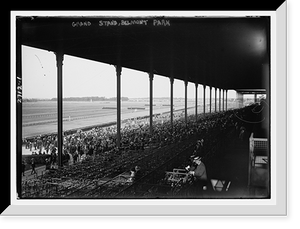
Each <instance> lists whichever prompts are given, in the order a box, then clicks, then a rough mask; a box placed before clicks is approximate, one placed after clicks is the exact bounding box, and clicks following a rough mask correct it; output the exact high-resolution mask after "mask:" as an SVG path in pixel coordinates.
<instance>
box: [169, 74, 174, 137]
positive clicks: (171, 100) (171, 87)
mask: <svg viewBox="0 0 300 229" xmlns="http://www.w3.org/2000/svg"><path fill="white" fill-rule="evenodd" d="M173 84H174V78H173V77H171V78H170V121H171V131H172V132H173Z"/></svg>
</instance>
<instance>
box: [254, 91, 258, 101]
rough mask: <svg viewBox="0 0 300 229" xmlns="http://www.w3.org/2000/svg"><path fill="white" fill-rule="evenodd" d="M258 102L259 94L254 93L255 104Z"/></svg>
mask: <svg viewBox="0 0 300 229" xmlns="http://www.w3.org/2000/svg"><path fill="white" fill-rule="evenodd" d="M256 102H257V94H256V93H254V103H256Z"/></svg>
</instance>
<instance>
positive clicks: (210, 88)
mask: <svg viewBox="0 0 300 229" xmlns="http://www.w3.org/2000/svg"><path fill="white" fill-rule="evenodd" d="M211 90H212V87H211V86H209V113H211Z"/></svg>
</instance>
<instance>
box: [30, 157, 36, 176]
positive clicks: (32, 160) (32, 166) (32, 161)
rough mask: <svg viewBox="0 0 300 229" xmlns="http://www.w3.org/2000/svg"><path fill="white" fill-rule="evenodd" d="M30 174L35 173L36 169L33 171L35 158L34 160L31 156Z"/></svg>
mask: <svg viewBox="0 0 300 229" xmlns="http://www.w3.org/2000/svg"><path fill="white" fill-rule="evenodd" d="M32 174H36V171H35V160H34V158H31V175H32Z"/></svg>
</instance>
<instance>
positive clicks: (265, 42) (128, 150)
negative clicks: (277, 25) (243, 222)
mask: <svg viewBox="0 0 300 229" xmlns="http://www.w3.org/2000/svg"><path fill="white" fill-rule="evenodd" d="M15 25H16V27H15V37H16V42H15V53H16V56H15V61H16V62H15V63H16V75H15V84H16V87H15V88H16V91H15V94H16V97H15V98H16V101H15V104H16V107H15V108H16V124H15V129H16V152H15V155H14V158H15V165H16V168H15V171H14V173H13V175H14V176H15V181H16V183H15V184H16V187H15V190H16V199H17V200H18V201H20V202H22V201H46V202H47V201H77V200H83V201H102V200H108V201H120V200H126V201H139V200H143V201H146V202H149V201H159V200H162V201H169V200H170V201H172V200H174V201H176V200H178V201H180V200H183V201H192V200H195V201H200V202H201V201H206V200H208V201H214V200H229V201H272V198H274V195H276V192H274V191H273V190H274V189H275V186H274V185H275V183H274V182H273V180H274V179H276V177H274V174H273V172H272V168H273V165H274V163H272V160H274V159H273V157H274V158H275V159H276V155H277V154H276V149H275V151H274V152H275V153H274V156H273V150H274V147H272V146H271V144H272V141H273V139H274V135H273V134H274V132H273V131H272V130H273V129H272V128H273V126H272V125H273V123H275V121H277V119H273V117H274V116H272V115H271V113H272V112H271V111H272V109H274V107H275V105H274V99H273V98H275V96H274V94H273V88H274V87H273V86H272V83H273V82H275V77H273V73H274V72H273V71H272V69H273V68H274V67H275V66H273V65H272V64H273V63H274V62H272V54H273V49H272V44H273V43H272V42H271V40H272V39H271V37H272V28H273V27H272V17H271V16H270V15H268V14H263V13H258V14H257V15H253V14H249V16H248V15H247V14H246V15H245V14H241V13H240V14H239V13H237V14H225V15H218V14H211V15H207V14H205V13H203V15H201V13H199V14H197V15H194V14H190V15H189V14H182V15H180V14H174V15H172V14H168V13H165V14H164V13H161V12H157V14H155V15H154V14H153V12H152V13H147V12H143V11H141V12H140V13H139V14H134V15H130V14H126V13H124V14H122V13H118V12H115V13H113V14H106V13H105V12H102V13H101V12H98V13H92V12H88V13H86V12H82V13H81V12H74V13H72V12H69V13H67V14H60V13H59V12H56V13H55V14H54V13H53V12H51V11H49V12H47V11H46V12H44V15H40V14H35V13H34V11H32V12H30V13H29V12H27V13H26V14H25V15H22V14H20V15H18V14H17V13H16V16H15ZM273 78H274V81H272V80H273ZM272 106H274V107H272ZM277 159H278V158H277ZM273 162H274V161H273ZM275 162H276V160H275ZM275 166H276V165H275Z"/></svg>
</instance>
